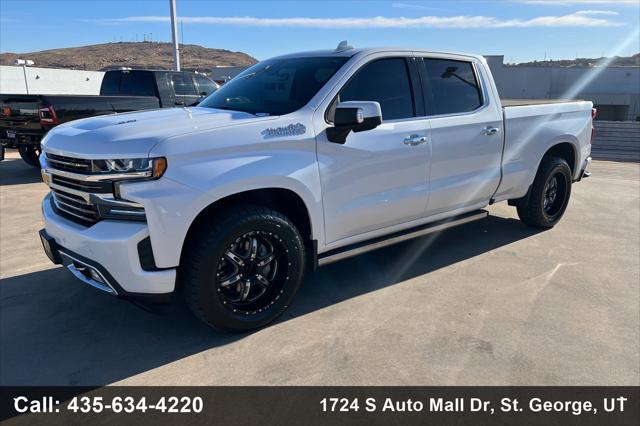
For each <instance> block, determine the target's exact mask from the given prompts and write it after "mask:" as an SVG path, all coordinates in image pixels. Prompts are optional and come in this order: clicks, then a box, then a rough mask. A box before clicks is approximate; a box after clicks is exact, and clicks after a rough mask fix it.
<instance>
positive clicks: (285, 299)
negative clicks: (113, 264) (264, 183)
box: [180, 205, 305, 331]
mask: <svg viewBox="0 0 640 426" xmlns="http://www.w3.org/2000/svg"><path fill="white" fill-rule="evenodd" d="M188 244H189V245H190V247H188V248H187V252H186V254H185V256H183V264H182V265H181V268H180V269H181V271H180V272H181V281H182V284H183V286H184V294H185V299H186V301H187V305H188V306H189V308H190V309H191V311H192V312H193V313H194V314H195V315H196V316H197V317H199V318H200V319H202V320H203V321H204V322H205V323H207V324H209V325H210V326H213V327H216V328H221V329H225V330H230V331H248V330H252V329H255V328H259V327H262V326H264V325H266V324H268V323H270V322H271V321H273V320H274V319H276V318H277V317H278V316H280V315H281V314H282V313H283V312H284V311H285V310H286V308H287V307H288V306H289V305H290V303H291V301H292V300H293V297H294V296H295V294H296V292H297V291H298V288H299V287H300V284H301V282H302V278H303V274H304V265H305V250H304V243H303V241H302V238H301V236H300V233H299V232H298V230H297V229H296V227H295V225H294V224H293V223H292V222H291V221H290V220H289V219H288V218H287V217H285V216H284V215H282V214H280V213H279V212H277V211H275V210H272V209H269V208H264V207H257V206H248V205H247V206H240V207H236V208H235V209H233V210H232V211H225V212H224V214H223V215H217V216H215V218H214V219H212V220H211V221H210V223H208V224H206V225H201V228H200V229H199V230H198V236H196V237H195V238H194V239H192V240H191V241H189V242H188Z"/></svg>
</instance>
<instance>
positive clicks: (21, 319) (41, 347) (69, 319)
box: [0, 216, 537, 386]
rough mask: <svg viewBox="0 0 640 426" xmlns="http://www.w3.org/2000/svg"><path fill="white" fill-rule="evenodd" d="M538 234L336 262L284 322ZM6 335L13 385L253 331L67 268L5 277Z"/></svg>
mask: <svg viewBox="0 0 640 426" xmlns="http://www.w3.org/2000/svg"><path fill="white" fill-rule="evenodd" d="M536 232H537V231H536V230H533V229H531V228H527V227H525V226H524V225H522V224H521V223H520V222H519V221H517V220H514V219H505V218H500V217H496V216H490V217H489V218H487V219H485V220H481V221H478V222H475V223H471V224H467V225H463V226H461V227H459V228H455V229H452V230H449V231H446V232H444V233H442V234H440V235H438V236H436V237H435V238H433V237H425V238H420V239H417V240H414V241H411V242H407V243H403V244H400V245H396V246H393V247H390V248H386V249H382V250H379V251H376V252H372V253H369V254H365V255H361V256H358V257H355V258H352V259H349V260H345V261H342V262H340V263H336V264H334V265H330V266H327V267H325V268H322V269H320V270H319V271H317V272H316V273H314V274H311V275H310V276H309V277H308V278H307V280H306V282H305V283H304V284H303V286H302V289H301V291H300V293H299V294H298V296H297V298H296V300H295V302H294V304H293V305H292V306H291V308H290V310H289V311H288V312H287V313H285V315H284V316H283V317H282V318H281V319H280V320H279V321H280V322H283V321H295V320H296V317H298V316H302V315H305V314H307V313H309V312H313V311H315V310H318V309H321V308H323V307H326V306H329V305H332V304H335V303H339V302H341V301H343V300H347V299H350V298H353V297H357V296H360V295H362V294H366V293H369V292H372V291H376V290H378V289H381V288H384V287H387V286H391V285H394V284H396V283H399V282H402V281H404V280H406V279H408V278H411V277H416V276H420V275H423V274H428V273H429V272H432V271H435V270H437V269H440V268H443V267H447V266H450V265H453V264H455V263H457V262H460V261H462V260H465V259H469V258H472V257H474V256H477V255H479V254H482V253H485V252H487V251H489V250H493V249H496V248H498V247H501V246H504V245H506V244H510V243H512V242H514V241H518V240H521V239H524V238H527V237H529V236H531V235H533V234H535V233H536ZM381 315H382V313H381ZM261 332H268V328H267V329H265V330H262V331H258V332H257V333H261ZM0 336H1V342H0V344H1V346H2V349H1V350H0V385H3V386H7V385H105V384H109V383H113V382H116V381H119V380H122V379H126V378H127V377H130V376H133V375H136V374H139V373H142V372H145V371H148V370H151V369H153V368H156V367H160V366H162V365H165V364H167V363H170V362H173V361H176V360H179V359H181V358H184V357H187V356H189V355H193V354H196V353H199V352H202V351H204V350H207V349H211V348H214V347H218V346H223V345H226V344H229V343H232V342H234V341H236V340H238V339H242V338H243V337H244V335H237V334H236V335H234V334H227V333H223V332H217V331H215V330H212V329H210V328H208V327H207V326H205V325H204V324H202V323H201V322H200V321H198V320H197V319H195V318H194V317H193V316H192V315H191V314H190V312H188V310H187V308H186V307H185V306H184V304H183V303H173V304H171V305H169V306H168V307H167V308H166V311H165V312H163V313H159V314H157V313H156V314H153V313H148V312H144V311H143V310H141V309H139V308H137V307H136V306H134V305H133V304H131V303H126V302H124V301H121V300H118V299H116V298H113V297H110V296H107V295H103V294H101V293H98V292H96V291H95V290H94V289H92V288H89V287H86V286H84V285H82V284H81V283H79V282H77V281H76V280H75V279H74V278H73V277H71V275H70V274H68V273H67V272H66V271H64V270H63V269H62V268H60V267H57V268H53V269H48V270H44V271H39V272H34V273H29V274H24V275H20V276H16V277H11V278H6V279H3V280H1V281H0ZM205 374H206V373H205Z"/></svg>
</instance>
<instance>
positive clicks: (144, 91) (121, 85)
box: [100, 71, 156, 96]
mask: <svg viewBox="0 0 640 426" xmlns="http://www.w3.org/2000/svg"><path fill="white" fill-rule="evenodd" d="M154 79H155V77H154V75H153V73H151V72H148V71H111V72H107V73H106V74H105V75H104V78H103V79H102V86H101V89H100V94H101V95H110V96H118V95H120V96H156V88H155V82H154Z"/></svg>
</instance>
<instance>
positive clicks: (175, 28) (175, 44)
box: [169, 0, 180, 71]
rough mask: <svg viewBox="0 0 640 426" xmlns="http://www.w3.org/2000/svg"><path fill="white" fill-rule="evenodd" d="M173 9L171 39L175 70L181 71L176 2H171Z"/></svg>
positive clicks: (174, 0)
mask: <svg viewBox="0 0 640 426" xmlns="http://www.w3.org/2000/svg"><path fill="white" fill-rule="evenodd" d="M169 5H170V7H171V38H172V39H173V70H174V71H180V47H179V46H178V25H177V24H178V23H177V22H176V0H169Z"/></svg>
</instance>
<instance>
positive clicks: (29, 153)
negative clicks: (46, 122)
mask: <svg viewBox="0 0 640 426" xmlns="http://www.w3.org/2000/svg"><path fill="white" fill-rule="evenodd" d="M18 152H19V153H20V157H22V159H23V160H24V162H25V163H27V164H28V165H30V166H31V167H35V168H37V169H39V168H40V160H39V159H38V157H39V156H40V147H39V146H37V145H23V146H19V147H18Z"/></svg>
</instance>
